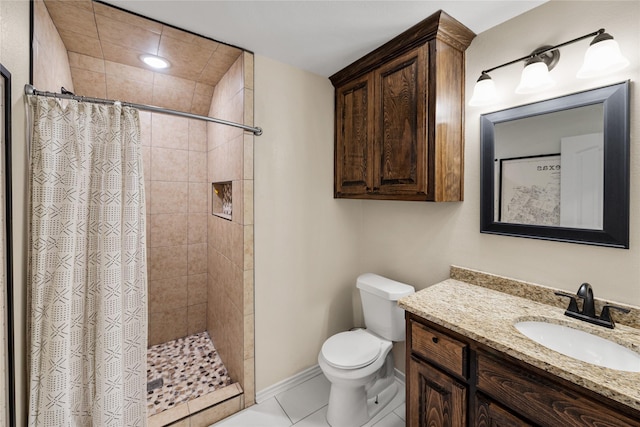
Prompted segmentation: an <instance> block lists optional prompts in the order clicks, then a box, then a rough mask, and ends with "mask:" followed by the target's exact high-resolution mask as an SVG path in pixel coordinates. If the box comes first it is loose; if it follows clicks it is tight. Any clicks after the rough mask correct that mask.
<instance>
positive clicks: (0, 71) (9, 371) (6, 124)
mask: <svg viewBox="0 0 640 427" xmlns="http://www.w3.org/2000/svg"><path fill="white" fill-rule="evenodd" d="M0 78H1V79H2V85H3V88H2V95H3V97H4V98H3V100H2V109H1V110H2V111H1V112H0V113H1V114H2V121H3V128H4V129H3V130H4V133H3V135H2V142H3V145H4V153H3V154H2V156H3V157H4V159H3V160H4V165H3V167H2V169H3V172H4V177H3V179H2V180H3V182H4V189H3V190H4V206H2V209H4V226H5V227H4V230H2V231H3V237H4V239H3V244H4V248H3V249H4V250H3V252H4V259H3V260H2V262H3V263H4V276H5V302H4V304H5V322H6V328H5V334H6V348H4V349H2V351H4V352H5V354H6V366H5V369H6V371H5V376H6V384H3V385H1V386H4V387H6V391H7V394H6V402H5V404H6V405H7V419H6V420H5V421H6V422H7V423H8V424H7V425H9V426H14V425H15V394H14V393H15V377H14V367H15V363H14V353H13V351H14V338H13V269H12V265H13V254H12V237H11V236H12V221H11V73H10V72H9V70H7V69H6V68H4V67H3V66H2V64H0Z"/></svg>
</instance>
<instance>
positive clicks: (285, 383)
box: [256, 365, 322, 403]
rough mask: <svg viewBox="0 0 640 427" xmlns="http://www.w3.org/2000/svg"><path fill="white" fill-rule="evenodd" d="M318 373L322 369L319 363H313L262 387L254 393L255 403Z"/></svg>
mask: <svg viewBox="0 0 640 427" xmlns="http://www.w3.org/2000/svg"><path fill="white" fill-rule="evenodd" d="M318 374H322V370H321V369H320V366H319V365H314V366H312V367H310V368H308V369H305V370H304V371H302V372H299V373H297V374H295V375H294V376H292V377H289V378H287V379H284V380H282V381H280V382H277V383H275V384H274V385H271V386H269V387H267V388H265V389H262V390H260V391H259V392H257V393H256V403H262V402H264V401H265V400H268V399H270V398H272V397H274V396H275V395H277V394H280V393H282V392H283V391H287V390H289V389H291V388H293V387H295V386H297V385H300V384H302V383H303V382H305V381H307V380H309V379H311V378H313V377H315V376H316V375H318Z"/></svg>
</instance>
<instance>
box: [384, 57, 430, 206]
mask: <svg viewBox="0 0 640 427" xmlns="http://www.w3.org/2000/svg"><path fill="white" fill-rule="evenodd" d="M427 46H428V45H427V44H425V45H423V46H420V47H418V48H416V49H414V50H412V51H410V52H408V53H406V54H404V55H402V56H400V57H398V58H396V59H395V60H393V61H390V62H389V63H387V64H385V65H383V66H382V67H380V68H379V69H377V70H376V71H375V88H376V91H375V99H376V102H377V108H376V109H375V114H376V117H375V121H376V135H375V151H374V158H375V159H376V163H375V164H374V177H373V178H374V189H376V190H377V191H378V192H379V193H381V194H424V193H425V192H426V172H427V171H426V166H427V162H426V156H427V153H426V151H427V150H426V133H427V129H426V128H427V123H426V108H427V107H426V106H427V98H426V96H427V74H428V54H429V51H428V49H427Z"/></svg>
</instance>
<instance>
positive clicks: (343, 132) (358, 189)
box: [335, 75, 373, 197]
mask: <svg viewBox="0 0 640 427" xmlns="http://www.w3.org/2000/svg"><path fill="white" fill-rule="evenodd" d="M371 80H372V79H371V76H370V75H367V76H365V77H363V78H361V79H358V80H356V81H354V82H353V83H351V84H349V85H346V86H344V87H341V88H339V89H338V90H337V93H336V121H337V123H336V147H335V148H336V150H335V172H336V179H335V193H336V197H338V196H339V195H341V194H366V193H367V192H368V191H369V190H370V188H371V186H372V183H371V181H372V176H373V171H372V167H371V158H372V155H373V147H372V144H371V140H372V139H373V132H372V126H373V101H372V97H373V93H372V92H373V85H372V84H371Z"/></svg>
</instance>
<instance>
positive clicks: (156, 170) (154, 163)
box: [151, 147, 190, 182]
mask: <svg viewBox="0 0 640 427" xmlns="http://www.w3.org/2000/svg"><path fill="white" fill-rule="evenodd" d="M189 157H190V156H189V152H188V151H186V150H174V149H170V148H159V147H152V148H151V180H152V181H174V182H175V181H188V180H189V164H190V161H189V160H190V159H189Z"/></svg>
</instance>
